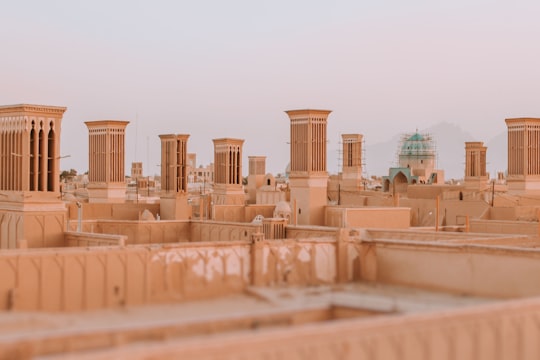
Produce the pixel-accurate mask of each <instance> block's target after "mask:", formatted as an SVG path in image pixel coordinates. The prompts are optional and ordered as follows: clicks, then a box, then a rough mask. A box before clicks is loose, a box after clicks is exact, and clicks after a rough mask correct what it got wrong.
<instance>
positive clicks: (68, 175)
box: [60, 169, 77, 182]
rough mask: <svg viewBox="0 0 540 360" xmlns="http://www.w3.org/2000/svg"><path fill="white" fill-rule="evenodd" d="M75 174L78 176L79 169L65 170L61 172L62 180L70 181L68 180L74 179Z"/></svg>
mask: <svg viewBox="0 0 540 360" xmlns="http://www.w3.org/2000/svg"><path fill="white" fill-rule="evenodd" d="M75 176H77V170H75V169H70V170H69V171H68V170H64V171H62V172H61V173H60V181H62V182H63V181H68V180H71V179H73V178H74V177H75Z"/></svg>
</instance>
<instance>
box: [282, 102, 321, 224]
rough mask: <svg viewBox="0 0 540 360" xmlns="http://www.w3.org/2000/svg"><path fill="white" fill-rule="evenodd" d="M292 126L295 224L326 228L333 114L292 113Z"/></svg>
mask: <svg viewBox="0 0 540 360" xmlns="http://www.w3.org/2000/svg"><path fill="white" fill-rule="evenodd" d="M286 113H287V115H288V116H289V120H290V126H291V134H290V137H291V161H290V163H291V172H290V174H289V184H290V188H291V201H292V202H293V207H294V206H295V208H296V209H295V216H293V221H296V223H298V224H301V225H324V208H325V206H326V205H327V188H328V172H327V171H326V156H327V153H326V123H327V119H328V115H329V114H330V113H331V111H330V110H314V109H305V110H289V111H286Z"/></svg>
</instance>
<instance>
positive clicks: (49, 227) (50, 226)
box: [0, 210, 66, 249]
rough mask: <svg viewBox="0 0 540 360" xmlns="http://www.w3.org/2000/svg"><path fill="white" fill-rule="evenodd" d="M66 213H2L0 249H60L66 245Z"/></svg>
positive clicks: (0, 220)
mask: <svg viewBox="0 0 540 360" xmlns="http://www.w3.org/2000/svg"><path fill="white" fill-rule="evenodd" d="M65 223H66V213H65V211H43V212H41V211H11V210H1V211H0V248H1V249H15V248H17V247H19V246H21V247H29V248H43V247H59V246H63V243H64V230H65Z"/></svg>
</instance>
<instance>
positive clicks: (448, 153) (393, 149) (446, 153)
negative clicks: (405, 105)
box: [365, 122, 506, 180]
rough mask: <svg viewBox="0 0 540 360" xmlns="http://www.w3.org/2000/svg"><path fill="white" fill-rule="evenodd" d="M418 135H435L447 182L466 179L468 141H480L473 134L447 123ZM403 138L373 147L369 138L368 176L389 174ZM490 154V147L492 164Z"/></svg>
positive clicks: (367, 143) (366, 158)
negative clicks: (466, 145) (466, 143)
mask: <svg viewBox="0 0 540 360" xmlns="http://www.w3.org/2000/svg"><path fill="white" fill-rule="evenodd" d="M413 132H414V129H411V131H410V133H411V134H412V133H413ZM419 132H420V133H430V134H431V135H432V136H433V138H434V140H435V145H436V147H437V154H438V159H437V168H439V169H444V171H445V179H447V180H448V179H461V178H463V175H464V172H465V170H464V167H465V142H466V141H477V139H474V137H473V136H472V135H470V134H469V133H467V132H465V131H463V130H462V129H461V128H460V127H459V126H457V125H455V124H451V123H448V122H441V123H438V124H436V125H434V126H431V127H429V128H427V129H423V130H420V131H419ZM402 135H403V134H397V135H395V136H394V137H392V138H391V139H390V140H388V141H386V142H382V143H376V144H373V145H370V144H369V139H366V152H365V162H366V170H367V173H368V175H370V176H371V175H377V176H381V175H388V168H390V167H392V166H396V165H397V151H398V146H399V142H400V139H401V136H402ZM478 141H482V140H478ZM494 146H495V145H494ZM497 146H499V145H497ZM505 149H506V147H505ZM505 151H506V150H505ZM489 155H490V149H489V148H488V162H489V161H490V156H489ZM498 158H499V157H497V159H498ZM505 163H506V161H505ZM490 165H497V166H498V162H497V163H495V162H492V163H490ZM488 170H489V167H488Z"/></svg>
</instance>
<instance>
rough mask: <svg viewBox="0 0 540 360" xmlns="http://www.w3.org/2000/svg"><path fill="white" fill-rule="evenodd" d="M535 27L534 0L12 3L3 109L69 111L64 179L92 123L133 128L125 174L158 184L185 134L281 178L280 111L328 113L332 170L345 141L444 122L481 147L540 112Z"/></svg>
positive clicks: (208, 155) (1, 29)
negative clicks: (237, 151)
mask: <svg viewBox="0 0 540 360" xmlns="http://www.w3.org/2000/svg"><path fill="white" fill-rule="evenodd" d="M539 16H540V2H538V1H514V2H509V1H462V0H456V1H384V0H382V1H334V2H330V1H281V0H274V1H239V0H236V1H235V0H231V1H101V0H99V1H85V2H83V1H74V0H71V1H67V0H56V1H54V0H48V1H37V0H36V1H25V0H21V1H10V2H5V3H4V4H2V5H1V6H0V45H1V49H2V50H1V52H0V71H1V84H2V86H1V87H0V103H1V104H4V105H7V104H16V103H37V104H49V105H60V106H67V107H68V111H67V112H66V114H65V117H64V123H63V128H62V153H63V154H70V155H71V158H67V159H63V160H62V168H76V169H77V170H79V171H85V170H87V166H88V165H87V163H88V159H87V149H88V145H87V130H86V127H85V125H84V121H89V120H99V119H121V120H129V121H131V124H130V125H129V126H128V132H127V146H126V153H127V157H126V165H127V171H128V172H129V164H130V163H131V161H133V160H139V161H143V162H144V163H145V164H144V167H145V173H149V172H150V173H152V174H153V173H156V172H157V171H159V168H158V167H157V166H156V165H157V164H158V163H159V138H158V135H159V134H166V133H187V134H190V135H191V137H190V140H189V143H188V148H189V149H188V150H189V151H190V152H196V153H197V154H198V160H199V163H203V164H207V163H209V162H210V161H212V160H213V159H212V154H213V145H212V141H211V140H212V139H213V138H218V137H225V136H227V137H236V138H242V139H245V144H244V155H245V159H247V156H248V155H264V156H267V171H269V172H273V173H276V172H281V171H283V169H284V168H285V166H286V164H287V162H288V156H289V149H288V145H287V144H286V142H287V141H288V137H289V126H288V125H289V123H288V119H287V116H286V115H285V113H284V112H283V111H284V110H289V109H295V108H307V107H310V108H325V109H331V110H333V113H332V114H331V115H330V118H329V125H328V138H329V140H330V142H329V144H328V158H329V164H328V168H329V170H330V171H331V172H336V171H337V169H338V167H337V157H338V154H337V149H338V147H339V139H340V134H342V133H361V134H364V136H365V140H366V143H376V142H380V141H384V140H387V139H388V138H390V137H392V136H393V135H395V134H397V133H402V132H411V131H414V129H415V128H419V129H422V128H427V127H429V126H430V125H432V124H435V123H438V122H442V121H447V122H450V123H454V124H457V125H459V126H461V127H463V128H468V131H469V132H470V133H471V134H472V135H473V136H474V137H475V140H479V141H487V140H489V139H490V138H491V137H493V136H494V135H496V134H498V133H500V132H503V131H504V130H505V125H504V118H506V117H518V116H540V110H539V109H540V100H539V99H540V98H539V94H540V90H539V87H540V85H539V84H540V70H539V67H540V65H539V64H540V62H539V59H540V22H538V17H539ZM136 145H137V146H138V149H137V150H135V147H136ZM456 151H463V144H456ZM488 156H489V150H488ZM373 159H374V157H372V161H373ZM366 161H367V164H368V168H369V163H370V157H369V155H368V158H367V159H366ZM148 162H149V164H148ZM245 174H247V162H246V163H245Z"/></svg>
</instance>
